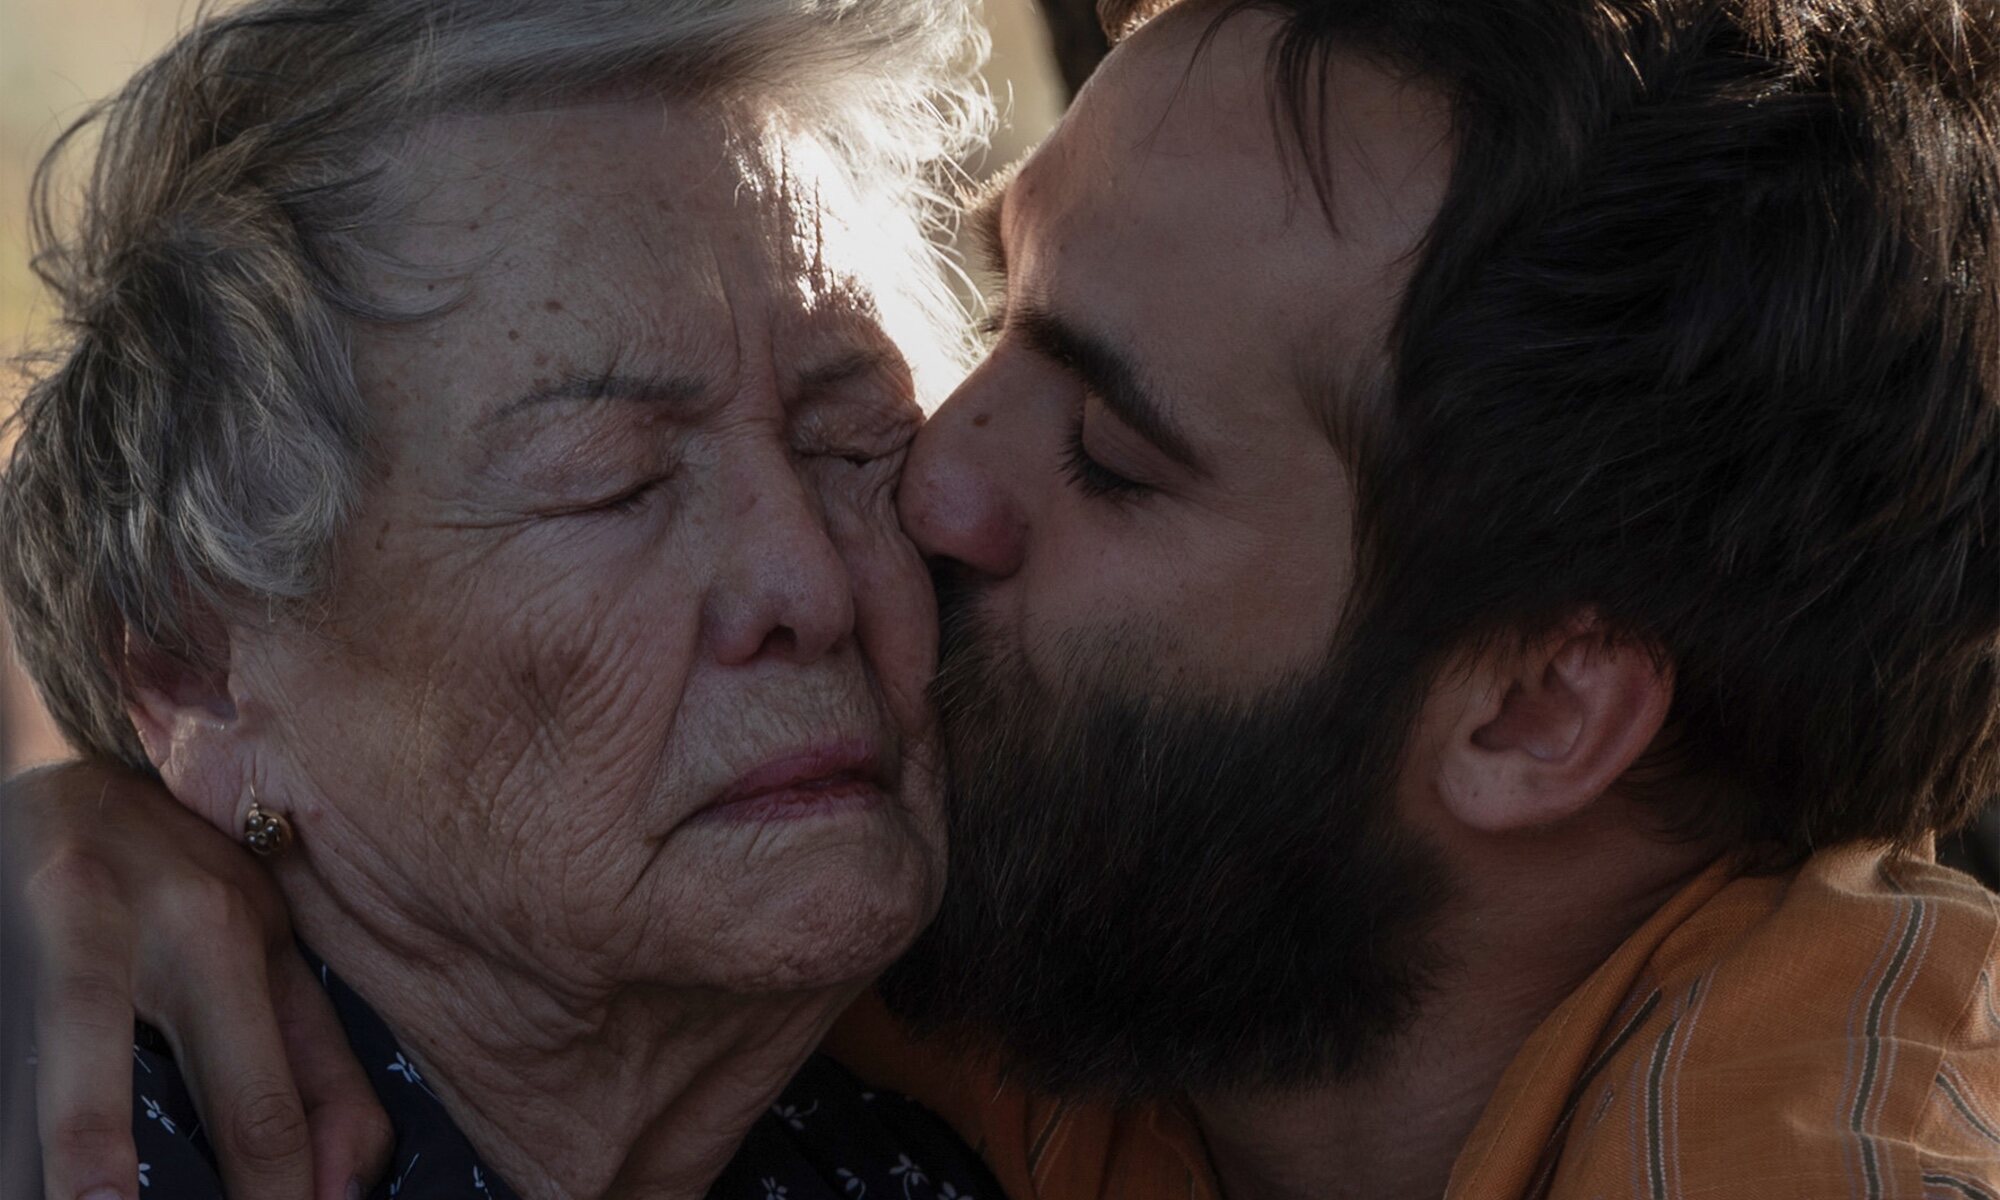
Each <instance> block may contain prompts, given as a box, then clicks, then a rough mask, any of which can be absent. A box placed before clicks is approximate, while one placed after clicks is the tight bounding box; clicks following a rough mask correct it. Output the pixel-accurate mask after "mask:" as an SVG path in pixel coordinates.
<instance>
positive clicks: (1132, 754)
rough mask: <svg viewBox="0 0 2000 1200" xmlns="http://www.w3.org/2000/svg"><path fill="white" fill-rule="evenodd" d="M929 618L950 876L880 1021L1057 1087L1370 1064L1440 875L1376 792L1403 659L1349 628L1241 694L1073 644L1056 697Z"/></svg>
mask: <svg viewBox="0 0 2000 1200" xmlns="http://www.w3.org/2000/svg"><path fill="white" fill-rule="evenodd" d="M940 607H941V609H943V617H944V641H943V645H942V648H941V655H940V661H941V667H940V672H939V677H938V682H937V686H936V688H935V696H936V700H937V702H938V704H939V707H940V711H941V714H942V720H943V724H944V733H945V743H946V747H947V752H948V758H949V765H950V779H951V790H950V792H949V794H948V799H947V808H946V814H947V824H948V829H949V833H950V875H949V879H948V882H947V885H946V895H945V901H944V907H943V909H942V911H941V912H940V913H939V915H938V919H937V921H936V923H935V924H933V925H932V926H931V928H930V929H929V930H928V931H927V932H926V933H925V934H924V935H923V936H922V937H921V938H920V939H919V941H918V943H917V945H916V946H915V947H914V948H913V949H912V950H911V952H910V954H909V955H908V956H907V957H906V958H905V959H904V960H903V961H902V962H901V963H900V964H898V965H897V966H896V967H895V968H894V969H893V970H892V971H891V972H890V974H889V976H888V977H886V978H885V979H884V980H883V984H882V986H883V992H884V995H885V996H886V997H887V999H888V1001H889V1003H890V1005H891V1007H892V1008H894V1009H895V1010H896V1011H898V1012H899V1013H901V1014H902V1015H903V1016H904V1017H905V1018H906V1019H908V1020H910V1021H911V1022H912V1023H913V1024H914V1025H915V1026H916V1027H917V1028H918V1029H919V1030H922V1031H926V1032H929V1033H932V1034H942V1035H945V1036H947V1037H950V1038H953V1039H956V1040H959V1041H962V1042H964V1043H965V1044H967V1045H978V1044H988V1045H990V1044H993V1043H996V1042H997V1044H998V1046H999V1047H1000V1049H1001V1050H1002V1052H1003V1054H1004V1055H1005V1058H1006V1060H1007V1063H1008V1066H1009V1068H1010V1069H1011V1070H1013V1071H1015V1072H1017V1074H1018V1077H1020V1078H1022V1079H1023V1080H1024V1081H1026V1082H1029V1083H1031V1084H1033V1085H1036V1086H1039V1087H1042V1088H1046V1089H1049V1090H1052V1091H1056V1092H1059V1093H1062V1094H1066V1095H1078V1096H1087V1097H1094V1098H1108V1099H1121V1100H1135V1099H1143V1098H1146V1097H1153V1096H1163V1095H1174V1094H1184V1093H1189V1092H1214V1091H1221V1090H1233V1089H1240V1088H1245V1087H1264V1086H1275V1087H1294V1086H1302V1085H1307V1084H1312V1083H1317V1082H1326V1081H1332V1080H1337V1079H1342V1078H1353V1077H1356V1076H1358V1075H1359V1074H1361V1073H1363V1072H1366V1071H1367V1070H1369V1069H1370V1067H1371V1066H1372V1065H1373V1064H1374V1061H1375V1060H1376V1059H1377V1058H1378V1057H1379V1054H1378V1052H1379V1051H1380V1050H1381V1049H1382V1048H1383V1047H1384V1046H1385V1045H1386V1044H1387V1043H1388V1042H1389V1041H1390V1040H1391V1039H1392V1038H1393V1037H1394V1035H1395V1034H1396V1033H1397V1032H1399V1031H1400V1030H1401V1029H1403V1028H1404V1027H1405V1026H1406V1024H1407V1023H1408V1021H1409V1020H1410V1019H1411V1017H1412V1016H1413V1014H1414V1012H1415V1009H1416V1007H1417V1005H1418V1003H1419V1001H1420V1000H1421V998H1422V995H1423V992H1424V991H1425V988H1426V984H1427V981H1428V978H1429V976H1430V975H1431V973H1432V972H1433V970H1434V969H1435V967H1436V966H1437V957H1438V956H1437V953H1436V951H1435V948H1434V946H1433V941H1432V936H1431V935H1432V926H1433V925H1434V924H1435V914H1436V912H1437V909H1438V907H1439V905H1440V903H1441V901H1442V898H1443V894H1444V890H1445V888H1444V872H1443V871H1442V869H1441V867H1440V865H1439V864H1438V862H1437V861H1436V855H1435V852H1434V851H1432V850H1431V849H1430V847H1428V846H1427V845H1425V844H1423V843H1422V842H1421V841H1420V840H1419V839H1418V838H1417V837H1416V836H1414V835H1413V834H1411V833H1410V832H1409V831H1407V830H1406V829H1404V828H1402V826H1401V824H1400V823H1399V822H1398V820H1397V819H1396V817H1395V814H1394V811H1393V801H1392V798H1391V788H1392V786H1393V780H1394V779H1395V777H1396V774H1397V765H1398V762H1399V761H1400V758H1401V751H1402V749H1403V741H1404V737H1403V735H1404V732H1405V730H1406V729H1407V727H1408V725H1409V721H1410V717H1411V716H1412V715H1413V712H1414V704H1415V702H1416V698H1415V696H1413V695H1412V694H1411V691H1412V687H1411V685H1412V683H1413V681H1414V680H1415V678H1416V676H1417V674H1418V673H1417V671H1416V670H1415V669H1414V665H1413V664H1412V663H1410V662H1407V661H1399V658H1400V656H1399V655H1397V654H1396V653H1395V652H1394V650H1393V647H1384V646H1379V645H1378V646H1375V647H1374V649H1373V650H1372V651H1362V650H1361V649H1360V648H1361V647H1366V646H1370V645H1371V643H1369V641H1368V640H1367V639H1366V638H1365V637H1357V638H1353V639H1350V640H1349V642H1348V645H1349V646H1350V647H1352V648H1350V649H1348V650H1345V651H1342V652H1340V653H1337V654H1334V655H1331V656H1329V661H1328V662H1327V663H1326V664H1325V665H1324V666H1323V667H1321V668H1320V669H1319V670H1316V671H1313V672H1310V673H1306V674H1302V675H1300V676H1297V677H1294V678H1291V679H1288V680H1286V681H1284V682H1283V683H1281V684H1278V685H1276V686H1273V687H1271V688H1269V689H1267V690H1265V691H1264V692H1262V693H1261V694H1259V695H1255V696H1252V697H1247V698H1243V699H1231V698H1228V697H1224V696H1215V695H1206V694H1201V693H1198V692H1196V691H1194V690H1193V689H1190V688H1186V687H1171V688H1165V689H1162V688H1161V687H1160V686H1159V685H1157V683H1155V682H1154V680H1155V677H1156V673H1155V672H1152V671H1149V670H1148V669H1147V664H1146V663H1145V662H1144V661H1142V660H1141V659H1142V655H1143V654H1144V651H1143V649H1142V648H1141V647H1140V646H1139V645H1137V644H1136V641H1135V640H1133V639H1124V638H1118V637H1115V636H1114V637H1109V638H1105V639H1102V640H1092V639H1086V638H1084V637H1072V638H1070V639H1068V641H1067V642H1066V644H1065V645H1064V646H1063V647H1062V652H1061V653H1060V654H1058V655H1057V656H1056V657H1057V659H1058V662H1059V674H1058V676H1057V677H1058V678H1060V679H1063V680H1065V681H1066V682H1065V684H1064V685H1063V686H1062V687H1061V688H1050V687H1046V686H1044V685H1043V684H1041V683H1040V682H1039V681H1038V680H1037V679H1036V678H1035V677H1034V675H1033V674H1032V673H1031V672H1030V671H1029V670H1028V668H1027V666H1026V664H1025V663H1024V662H1023V661H1022V660H1021V658H1020V656H1019V655H1018V653H1016V654H1006V653H1002V652H999V651H998V650H996V648H995V646H996V643H995V639H993V638H992V637H991V636H990V635H989V634H988V633H986V631H985V630H984V629H983V628H982V626H981V624H980V622H979V619H978V613H977V606H976V603H974V602H971V601H969V599H968V598H967V597H965V596H963V595H962V594H957V593H954V592H952V591H951V590H950V589H949V588H948V589H947V594H946V595H944V596H942V597H941V598H940ZM1070 681H1074V682H1070Z"/></svg>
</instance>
